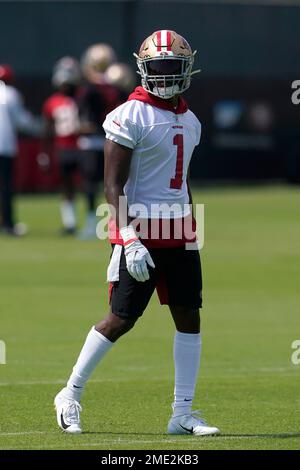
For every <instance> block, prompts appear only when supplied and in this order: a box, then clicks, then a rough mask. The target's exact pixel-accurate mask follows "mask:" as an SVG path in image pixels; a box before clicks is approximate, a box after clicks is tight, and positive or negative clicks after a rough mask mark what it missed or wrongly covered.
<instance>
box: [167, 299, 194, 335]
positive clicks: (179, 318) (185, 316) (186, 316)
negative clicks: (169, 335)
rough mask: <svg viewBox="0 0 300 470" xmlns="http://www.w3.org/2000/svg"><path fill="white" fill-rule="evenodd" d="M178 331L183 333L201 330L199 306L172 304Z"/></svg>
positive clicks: (171, 308) (171, 307)
mask: <svg viewBox="0 0 300 470" xmlns="http://www.w3.org/2000/svg"><path fill="white" fill-rule="evenodd" d="M170 310H171V313H172V316H173V319H174V322H175V325H176V329H177V331H180V332H182V333H199V332H200V312H199V309H198V308H190V307H182V306H170Z"/></svg>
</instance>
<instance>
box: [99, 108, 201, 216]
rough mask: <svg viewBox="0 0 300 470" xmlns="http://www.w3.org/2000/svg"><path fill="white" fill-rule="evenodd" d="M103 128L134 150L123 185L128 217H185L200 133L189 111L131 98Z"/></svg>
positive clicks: (114, 112) (111, 138)
mask: <svg viewBox="0 0 300 470" xmlns="http://www.w3.org/2000/svg"><path fill="white" fill-rule="evenodd" d="M103 128H104V130H105V132H106V138H107V139H109V140H112V141H114V142H117V143H118V144H121V145H124V146H125V147H129V148H131V149H133V155H132V162H131V166H130V172H129V178H128V180H127V183H126V185H125V187H124V193H125V196H126V197H127V203H128V206H129V215H130V216H131V217H140V218H170V217H172V218H179V217H185V216H187V215H189V213H190V210H189V206H188V204H189V196H188V189H187V183H186V178H187V172H188V167H189V163H190V160H191V157H192V153H193V151H194V148H195V146H196V145H198V144H199V142H200V135H201V124H200V122H199V121H198V119H197V118H196V116H195V115H194V114H193V113H192V112H191V111H190V110H188V111H186V112H185V113H183V114H175V113H173V112H172V111H168V110H165V109H161V108H157V107H154V106H151V105H150V104H147V103H144V102H142V101H139V100H131V101H127V102H126V103H124V104H122V105H121V106H119V107H118V108H116V109H115V110H114V111H112V112H111V113H110V114H108V115H107V117H106V120H105V122H104V124H103ZM169 208H171V211H170V209H169Z"/></svg>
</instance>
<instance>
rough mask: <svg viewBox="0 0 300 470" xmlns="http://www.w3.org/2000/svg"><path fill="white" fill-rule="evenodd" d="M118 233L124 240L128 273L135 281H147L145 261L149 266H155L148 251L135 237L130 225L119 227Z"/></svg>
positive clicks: (147, 274) (147, 273)
mask: <svg viewBox="0 0 300 470" xmlns="http://www.w3.org/2000/svg"><path fill="white" fill-rule="evenodd" d="M120 235H121V237H122V239H123V241H124V250H125V257H126V266H127V270H128V272H129V274H130V275H131V276H132V277H133V278H134V279H135V280H136V281H139V282H145V281H148V280H149V279H150V277H149V271H148V266H147V263H148V264H149V266H151V268H155V264H154V262H153V259H152V258H151V256H150V253H149V251H148V250H147V248H146V247H145V246H144V245H143V244H142V243H141V242H140V240H139V239H138V238H137V236H136V233H135V231H134V228H133V226H132V225H128V227H123V228H121V230H120Z"/></svg>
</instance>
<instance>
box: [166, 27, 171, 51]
mask: <svg viewBox="0 0 300 470" xmlns="http://www.w3.org/2000/svg"><path fill="white" fill-rule="evenodd" d="M171 46H172V36H171V31H167V51H170V52H171V51H172V49H171Z"/></svg>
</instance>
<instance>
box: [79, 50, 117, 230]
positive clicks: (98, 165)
mask: <svg viewBox="0 0 300 470" xmlns="http://www.w3.org/2000/svg"><path fill="white" fill-rule="evenodd" d="M115 61H116V54H115V51H114V50H113V48H112V47H111V46H110V45H109V44H104V43H99V44H93V45H92V46H90V47H88V48H87V50H86V51H85V53H84V54H83V57H82V59H81V69H82V75H83V78H84V79H85V82H84V84H83V86H82V87H81V89H80V93H79V100H78V102H79V116H80V121H81V123H82V124H83V125H84V126H85V128H86V132H84V133H83V134H82V135H81V137H80V138H79V140H78V146H79V149H80V154H81V161H82V164H83V163H84V165H85V168H86V178H85V183H84V184H85V188H84V189H85V193H86V195H87V203H88V207H87V218H86V223H85V227H84V228H83V230H82V231H81V232H80V234H79V237H80V238H81V239H90V238H95V237H96V225H97V220H96V196H97V191H98V186H99V183H100V180H101V179H103V146H104V141H105V135H104V132H102V133H101V125H102V123H103V121H104V119H105V116H106V115H107V114H108V113H109V112H110V111H111V110H112V109H114V108H115V107H116V106H118V105H119V104H120V101H119V93H118V90H117V89H116V87H114V86H112V85H111V84H109V83H108V82H107V80H106V78H105V71H106V69H107V67H109V66H110V65H111V64H112V63H114V62H115Z"/></svg>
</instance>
